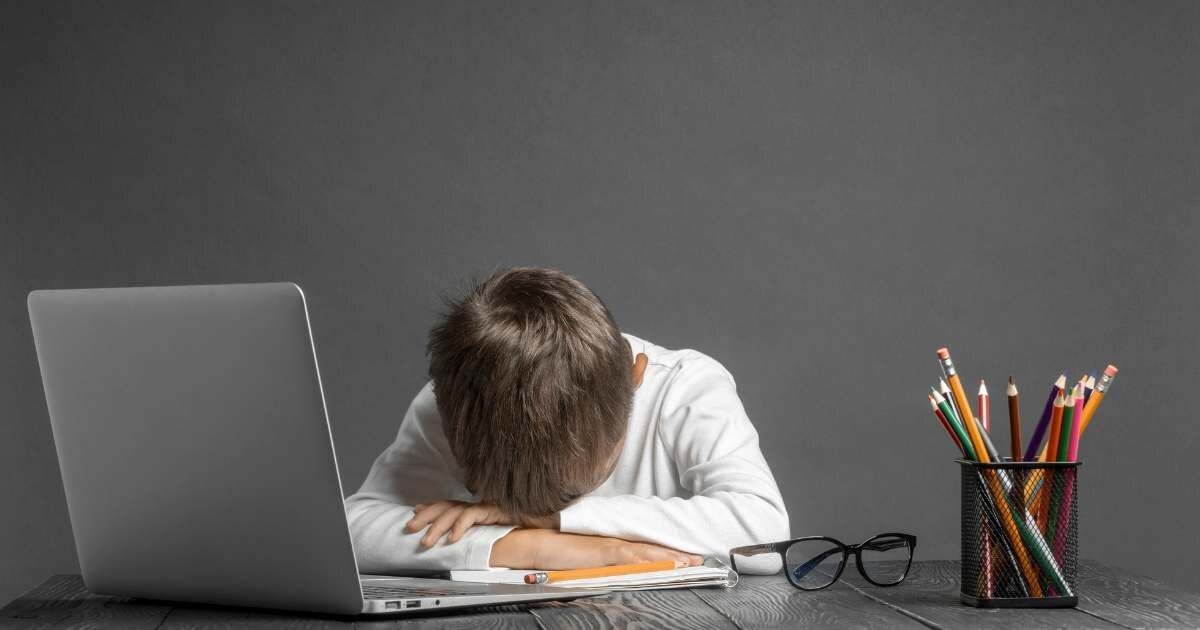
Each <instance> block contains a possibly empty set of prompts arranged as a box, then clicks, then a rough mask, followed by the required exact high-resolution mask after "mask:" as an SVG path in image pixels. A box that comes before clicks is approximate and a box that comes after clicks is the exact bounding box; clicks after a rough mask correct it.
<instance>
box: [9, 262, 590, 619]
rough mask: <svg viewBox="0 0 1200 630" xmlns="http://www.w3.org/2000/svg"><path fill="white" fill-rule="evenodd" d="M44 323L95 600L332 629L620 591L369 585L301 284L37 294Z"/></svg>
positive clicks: (50, 387)
mask: <svg viewBox="0 0 1200 630" xmlns="http://www.w3.org/2000/svg"><path fill="white" fill-rule="evenodd" d="M29 318H30V321H31V322H32V325H33V338H34V342H35V343H36V345H37V355H38V362H39V363H40V365H41V370H42V383H43V385H44V387H45V390H46V405H47V407H48V408H49V411H50V423H51V426H52V427H53V431H54V443H55V446H56V448H57V449H58V458H59V464H60V466H61V468H62V477H63V488H64V489H65V490H66V498H67V508H68V511H69V513H70V516H71V526H72V529H73V530H74V534H75V545H76V549H77V551H78V553H79V565H80V569H81V570H82V573H83V579H84V582H85V584H86V585H87V587H88V589H89V590H91V591H93V592H96V593H101V594H108V595H124V596H131V597H144V598H152V599H160V600H171V601H181V602H199V603H205V604H226V605H235V606H253V607H261V608H279V609H287V610H301V611H312V612H320V613H332V614H358V613H413V612H424V611H429V610H431V609H432V610H441V609H451V608H461V607H465V606H478V605H484V604H510V603H516V602H533V601H543V600H561V599H571V598H575V597H581V596H585V595H597V594H601V593H604V592H606V591H603V590H568V589H562V588H557V589H556V588H554V587H528V586H517V585H503V584H467V583H461V582H451V581H448V580H437V579H421V578H387V577H377V576H360V575H359V573H358V566H357V563H356V561H355V558H354V548H353V544H352V542H351V538H350V532H349V528H348V527H347V525H346V515H345V511H344V509H343V505H342V485H341V480H340V478H339V477H338V468H337V462H336V459H335V456H334V448H333V440H332V436H331V434H330V430H329V421H328V418H327V416H326V411H325V397H324V394H323V392H322V389H321V376H320V373H319V372H318V370H317V358H316V354H315V351H314V347H313V340H312V332H311V329H310V326H309V321H308V311H307V308H306V306H305V301H304V294H303V292H302V291H301V290H300V287H298V286H296V285H294V284H289V283H278V284H233V285H213V286H179V287H142V288H124V289H79V290H64V291H34V292H33V293H30V294H29ZM397 418H399V416H397Z"/></svg>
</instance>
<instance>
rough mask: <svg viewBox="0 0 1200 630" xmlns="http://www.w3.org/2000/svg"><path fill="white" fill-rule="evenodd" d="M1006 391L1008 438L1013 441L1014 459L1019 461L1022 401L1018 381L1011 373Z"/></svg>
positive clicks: (1011, 448) (1011, 447)
mask: <svg viewBox="0 0 1200 630" xmlns="http://www.w3.org/2000/svg"><path fill="white" fill-rule="evenodd" d="M1004 393H1005V394H1007V395H1008V433H1009V436H1008V440H1009V442H1010V443H1011V445H1010V451H1011V452H1012V460H1013V461H1014V462H1019V461H1021V402H1020V398H1019V394H1018V393H1017V383H1016V381H1014V380H1013V377H1012V376H1011V375H1010V376H1009V377H1008V389H1007V390H1006V391H1005V392H1004Z"/></svg>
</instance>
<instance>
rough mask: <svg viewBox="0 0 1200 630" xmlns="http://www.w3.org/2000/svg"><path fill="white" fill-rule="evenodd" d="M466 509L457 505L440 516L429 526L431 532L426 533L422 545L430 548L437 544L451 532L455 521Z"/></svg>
mask: <svg viewBox="0 0 1200 630" xmlns="http://www.w3.org/2000/svg"><path fill="white" fill-rule="evenodd" d="M464 509H466V508H465V507H464V506H463V505H461V504H456V505H453V506H451V507H449V508H447V509H446V510H445V511H443V512H442V513H441V514H439V515H438V517H437V519H435V520H434V521H433V522H432V523H430V524H429V531H427V532H425V537H424V538H422V539H421V545H423V546H425V547H427V548H428V547H432V546H434V545H435V544H437V541H439V540H441V539H442V536H443V535H445V534H446V532H448V531H450V527H451V526H452V525H454V521H455V519H457V518H458V516H459V515H460V514H462V512H463V510H464Z"/></svg>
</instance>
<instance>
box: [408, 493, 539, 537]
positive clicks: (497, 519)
mask: <svg viewBox="0 0 1200 630" xmlns="http://www.w3.org/2000/svg"><path fill="white" fill-rule="evenodd" d="M475 525H520V526H521V527H532V528H537V529H558V514H551V515H549V516H536V517H525V518H522V519H521V520H520V521H517V520H514V519H513V518H512V517H511V516H509V515H507V514H505V513H504V512H502V511H500V509H499V508H497V507H496V506H495V505H492V504H491V503H470V502H467V501H435V502H433V503H423V504H421V505H417V506H414V507H413V517H412V518H411V519H409V521H408V524H407V525H405V526H404V529H406V530H408V532H409V533H416V532H419V531H421V530H422V529H423V528H425V527H426V526H428V527H429V531H427V532H425V536H423V537H422V538H421V546H422V547H425V548H427V549H428V548H429V547H432V546H434V545H435V544H437V542H438V541H439V540H441V539H442V536H445V535H446V532H450V536H449V537H448V538H447V539H446V542H450V543H456V542H458V541H459V540H460V539H461V538H462V537H463V535H464V534H466V533H467V530H468V529H470V528H471V527H473V526H475Z"/></svg>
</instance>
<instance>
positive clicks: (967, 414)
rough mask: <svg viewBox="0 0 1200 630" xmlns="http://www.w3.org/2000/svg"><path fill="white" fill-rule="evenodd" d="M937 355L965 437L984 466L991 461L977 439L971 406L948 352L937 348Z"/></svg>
mask: <svg viewBox="0 0 1200 630" xmlns="http://www.w3.org/2000/svg"><path fill="white" fill-rule="evenodd" d="M937 355H938V358H939V359H941V362H942V370H944V371H945V372H946V382H947V383H948V384H949V385H950V391H951V393H953V394H954V402H956V403H958V412H959V413H960V414H961V415H960V416H959V418H960V419H961V420H962V423H963V425H964V426H965V427H966V428H967V435H969V436H971V446H972V447H973V448H974V449H975V455H977V456H978V457H979V461H981V462H983V463H985V464H986V463H988V462H990V461H991V459H989V458H988V455H987V451H986V450H984V448H983V440H982V439H981V438H980V437H979V429H978V428H977V427H976V426H975V417H974V416H973V415H971V405H970V403H968V402H967V395H966V394H965V393H964V392H963V387H962V381H961V380H960V379H959V378H958V372H957V371H955V369H954V361H953V360H952V359H951V358H950V350H949V349H947V348H938V351H937Z"/></svg>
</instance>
